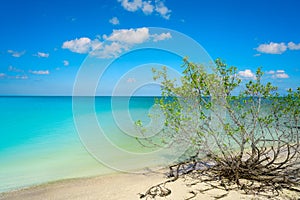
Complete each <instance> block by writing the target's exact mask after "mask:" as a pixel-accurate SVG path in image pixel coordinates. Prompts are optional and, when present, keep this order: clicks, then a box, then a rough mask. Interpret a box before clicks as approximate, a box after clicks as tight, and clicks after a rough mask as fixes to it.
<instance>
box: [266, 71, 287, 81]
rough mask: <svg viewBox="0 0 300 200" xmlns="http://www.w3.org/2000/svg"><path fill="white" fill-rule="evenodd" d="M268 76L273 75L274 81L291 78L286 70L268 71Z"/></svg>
mask: <svg viewBox="0 0 300 200" xmlns="http://www.w3.org/2000/svg"><path fill="white" fill-rule="evenodd" d="M266 74H269V75H272V76H271V78H273V79H284V78H289V75H288V74H287V73H286V72H285V71H284V70H276V71H275V70H270V71H267V72H266Z"/></svg>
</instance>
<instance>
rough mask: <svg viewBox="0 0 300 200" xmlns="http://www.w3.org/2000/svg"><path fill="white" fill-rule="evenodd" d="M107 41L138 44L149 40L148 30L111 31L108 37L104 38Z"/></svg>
mask: <svg viewBox="0 0 300 200" xmlns="http://www.w3.org/2000/svg"><path fill="white" fill-rule="evenodd" d="M104 38H105V39H106V40H108V41H113V42H120V43H127V44H140V43H143V42H145V41H146V40H148V39H149V29H148V28H137V29H132V28H131V29H120V30H113V32H112V34H111V35H110V36H108V37H107V36H104Z"/></svg>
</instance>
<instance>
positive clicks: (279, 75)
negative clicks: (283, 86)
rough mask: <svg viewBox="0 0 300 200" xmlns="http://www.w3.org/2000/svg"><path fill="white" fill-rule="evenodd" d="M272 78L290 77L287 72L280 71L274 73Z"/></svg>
mask: <svg viewBox="0 0 300 200" xmlns="http://www.w3.org/2000/svg"><path fill="white" fill-rule="evenodd" d="M272 78H289V75H287V74H286V73H280V74H275V75H273V76H272Z"/></svg>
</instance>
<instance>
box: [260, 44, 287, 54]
mask: <svg viewBox="0 0 300 200" xmlns="http://www.w3.org/2000/svg"><path fill="white" fill-rule="evenodd" d="M256 50H257V51H259V52H261V53H267V54H282V53H283V52H285V51H286V50H287V46H286V45H285V43H283V42H281V43H275V42H270V43H269V44H261V45H259V46H258V47H257V48H256Z"/></svg>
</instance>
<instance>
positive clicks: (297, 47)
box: [288, 42, 300, 50]
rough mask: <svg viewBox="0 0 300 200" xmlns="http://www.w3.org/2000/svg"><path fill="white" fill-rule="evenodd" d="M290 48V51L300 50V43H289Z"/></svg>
mask: <svg viewBox="0 0 300 200" xmlns="http://www.w3.org/2000/svg"><path fill="white" fill-rule="evenodd" d="M288 47H289V49H290V50H300V43H299V44H295V43H294V42H289V43H288Z"/></svg>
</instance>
